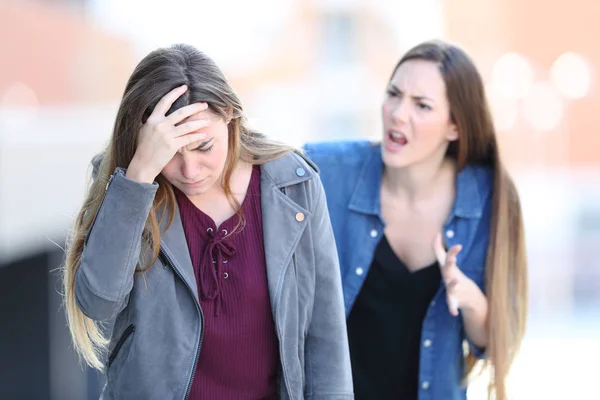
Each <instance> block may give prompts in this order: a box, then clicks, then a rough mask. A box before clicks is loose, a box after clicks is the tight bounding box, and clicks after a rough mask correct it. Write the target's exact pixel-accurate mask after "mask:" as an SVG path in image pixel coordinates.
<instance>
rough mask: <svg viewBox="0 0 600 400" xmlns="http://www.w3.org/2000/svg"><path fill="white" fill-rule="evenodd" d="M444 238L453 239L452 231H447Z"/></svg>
mask: <svg viewBox="0 0 600 400" xmlns="http://www.w3.org/2000/svg"><path fill="white" fill-rule="evenodd" d="M446 237H447V238H448V239H452V238H453V237H454V231H453V230H452V229H448V230H447V231H446Z"/></svg>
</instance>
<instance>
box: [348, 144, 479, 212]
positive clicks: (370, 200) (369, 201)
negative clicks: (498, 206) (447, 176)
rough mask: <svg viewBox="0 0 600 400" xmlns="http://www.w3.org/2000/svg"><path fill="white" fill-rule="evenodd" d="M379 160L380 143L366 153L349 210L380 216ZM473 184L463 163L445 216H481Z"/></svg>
mask: <svg viewBox="0 0 600 400" xmlns="http://www.w3.org/2000/svg"><path fill="white" fill-rule="evenodd" d="M382 173H383V161H382V158H381V146H380V145H373V151H371V152H370V153H369V155H368V156H367V158H366V160H365V162H364V164H363V166H362V169H361V172H360V175H359V178H358V182H357V184H356V187H355V189H354V192H353V193H352V197H351V198H350V203H349V204H348V208H349V209H350V210H353V211H356V212H359V213H363V214H369V215H377V216H379V215H380V212H381V190H380V189H381V178H382ZM482 196H483V195H482V194H481V191H480V190H479V187H478V185H477V178H476V177H475V173H474V171H473V168H471V167H470V166H466V167H465V168H464V169H463V170H462V171H460V172H459V173H458V175H457V177H456V200H455V202H454V206H453V208H452V213H451V215H450V217H449V219H451V218H452V217H454V216H457V217H461V218H469V219H470V218H481V214H482V212H483V204H484V202H485V199H484V198H483V197H482Z"/></svg>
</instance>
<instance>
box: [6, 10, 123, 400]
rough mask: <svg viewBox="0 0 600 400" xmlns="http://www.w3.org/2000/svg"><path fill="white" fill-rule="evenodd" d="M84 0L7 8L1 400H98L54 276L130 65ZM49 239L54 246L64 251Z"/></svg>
mask: <svg viewBox="0 0 600 400" xmlns="http://www.w3.org/2000/svg"><path fill="white" fill-rule="evenodd" d="M85 13H86V2H85V1H67V0H64V1H57V0H56V1H1V2H0V54H2V62H1V63H0V71H1V72H2V73H0V320H2V321H3V325H2V329H0V360H2V363H1V366H0V398H2V399H28V400H29V399H32V400H33V399H57V400H58V399H61V400H62V399H64V400H68V399H84V398H88V397H89V398H97V397H98V390H99V382H100V381H99V379H98V378H97V376H96V375H94V374H91V373H89V371H86V370H83V369H82V368H81V366H80V365H79V364H78V362H77V359H76V357H75V355H74V354H73V351H72V345H71V343H70V341H69V340H70V339H69V336H68V332H67V329H66V324H65V318H64V313H63V310H62V309H61V304H60V303H61V299H60V295H59V290H60V286H59V284H58V274H57V272H56V269H57V268H58V267H59V265H60V264H61V262H62V257H63V252H62V250H61V249H60V248H59V246H63V245H64V238H65V234H66V229H67V228H68V227H69V226H70V224H71V222H72V218H73V215H74V214H73V213H74V211H75V210H76V204H78V203H80V202H81V201H82V196H83V187H84V184H85V175H86V170H85V168H82V166H85V165H87V161H89V160H90V158H91V156H92V154H93V153H94V152H96V151H98V150H99V149H100V147H101V145H102V144H103V143H104V142H105V141H106V138H107V136H106V132H109V131H110V125H111V123H112V120H113V118H114V117H113V114H114V110H115V109H116V107H115V102H116V100H117V99H118V97H119V94H120V92H121V91H122V88H123V86H124V83H125V80H126V79H127V77H128V74H129V70H130V68H131V65H132V63H133V62H134V59H133V51H132V48H131V46H130V45H129V43H128V42H127V41H125V40H123V39H119V38H117V37H113V36H112V35H110V34H108V33H107V32H103V31H102V30H100V29H97V28H94V27H93V26H90V25H89V22H88V21H87V20H86V15H85ZM53 242H55V243H58V244H57V245H55V244H53Z"/></svg>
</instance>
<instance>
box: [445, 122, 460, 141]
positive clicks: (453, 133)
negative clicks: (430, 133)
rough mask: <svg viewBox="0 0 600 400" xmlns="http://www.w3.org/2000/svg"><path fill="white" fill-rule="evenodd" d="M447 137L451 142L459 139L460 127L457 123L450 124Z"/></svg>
mask: <svg viewBox="0 0 600 400" xmlns="http://www.w3.org/2000/svg"><path fill="white" fill-rule="evenodd" d="M446 139H448V141H450V142H454V141H455V140H458V127H457V126H456V124H450V127H449V129H448V133H447V134H446Z"/></svg>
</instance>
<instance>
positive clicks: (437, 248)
mask: <svg viewBox="0 0 600 400" xmlns="http://www.w3.org/2000/svg"><path fill="white" fill-rule="evenodd" d="M433 251H434V253H435V257H436V258H437V260H438V264H439V265H440V267H441V266H443V265H444V264H445V263H446V250H445V249H444V244H443V242H442V234H441V233H439V232H438V233H437V234H436V235H435V238H434V240H433Z"/></svg>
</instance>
